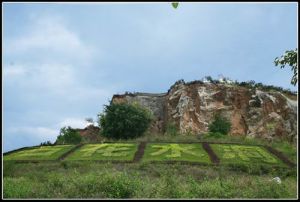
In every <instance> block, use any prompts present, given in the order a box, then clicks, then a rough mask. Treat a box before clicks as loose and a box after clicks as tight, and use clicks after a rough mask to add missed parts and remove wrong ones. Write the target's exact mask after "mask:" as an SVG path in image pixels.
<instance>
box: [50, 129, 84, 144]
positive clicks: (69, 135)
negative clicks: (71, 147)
mask: <svg viewBox="0 0 300 202" xmlns="http://www.w3.org/2000/svg"><path fill="white" fill-rule="evenodd" d="M81 141H82V137H81V136H80V134H79V132H78V131H77V130H75V129H73V128H71V127H70V126H68V127H63V128H61V129H60V134H59V136H58V137H57V139H56V142H55V144H79V143H80V142H81Z"/></svg>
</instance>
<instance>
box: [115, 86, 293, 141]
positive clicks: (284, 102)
mask: <svg viewBox="0 0 300 202" xmlns="http://www.w3.org/2000/svg"><path fill="white" fill-rule="evenodd" d="M112 102H114V103H121V102H128V103H132V102H138V103H140V104H141V105H142V106H145V107H147V108H148V109H150V110H151V111H152V112H153V114H154V116H155V120H154V121H153V123H152V126H151V128H150V130H152V131H155V132H163V131H164V129H165V126H166V125H167V123H170V122H173V123H175V125H176V126H177V127H178V129H179V130H180V131H181V132H182V133H186V132H188V131H190V132H192V133H194V134H201V133H204V132H207V131H208V125H209V124H210V123H211V122H212V120H213V117H214V115H215V114H216V113H221V115H223V116H225V117H226V118H228V119H229V120H231V124H232V126H231V131H230V133H231V135H247V136H250V137H254V136H256V137H257V136H259V137H263V138H267V139H272V138H274V137H276V136H277V137H281V136H284V137H287V138H288V139H289V140H293V139H294V138H295V137H296V135H297V109H298V105H297V96H296V95H289V97H287V95H284V94H283V93H282V92H278V91H272V92H265V91H262V90H259V89H256V88H246V87H241V86H238V85H232V84H221V83H219V84H213V83H203V82H198V83H197V82H191V83H184V82H183V81H182V82H176V83H175V85H173V86H172V87H171V88H170V90H169V91H168V92H167V93H162V94H150V93H135V94H124V95H114V96H113V99H112Z"/></svg>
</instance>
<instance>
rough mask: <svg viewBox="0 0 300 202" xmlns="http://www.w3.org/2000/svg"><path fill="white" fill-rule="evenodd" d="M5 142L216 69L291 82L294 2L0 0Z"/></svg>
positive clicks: (79, 124)
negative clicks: (285, 58) (288, 54)
mask: <svg viewBox="0 0 300 202" xmlns="http://www.w3.org/2000/svg"><path fill="white" fill-rule="evenodd" d="M2 9H3V18H2V24H3V25H2V29H3V31H2V37H3V38H2V39H3V45H2V86H3V87H2V90H3V94H2V96H3V98H2V99H3V106H2V109H3V110H2V111H3V115H2V116H3V119H2V120H3V122H2V124H3V127H2V140H3V141H2V142H3V143H2V144H3V145H2V146H3V151H4V152H6V151H10V150H13V149H17V148H20V147H25V146H33V145H38V144H40V143H41V142H44V141H47V140H50V141H51V142H54V141H55V140H56V137H57V136H58V135H59V131H60V128H61V127H63V126H71V127H74V128H83V127H85V126H86V125H87V122H86V121H85V118H88V117H91V118H93V119H94V121H97V114H99V113H101V112H102V110H103V107H104V105H107V104H109V101H110V99H111V98H112V96H113V94H122V93H124V92H125V91H130V92H149V93H163V92H167V91H168V89H169V87H170V86H171V85H172V84H174V83H175V81H177V80H179V79H184V80H185V81H186V82H188V81H193V80H200V79H202V78H203V77H205V76H212V77H213V78H214V79H218V78H219V76H220V75H223V76H225V77H229V78H230V79H232V80H237V81H249V80H254V81H255V82H262V83H263V84H266V85H274V86H280V87H283V88H287V89H291V90H293V91H296V90H297V87H298V85H297V86H293V85H291V84H290V80H291V77H292V71H291V69H290V67H286V68H284V69H280V68H279V67H276V66H275V65H274V59H275V58H276V57H278V56H281V55H282V54H283V53H284V52H285V51H286V50H291V49H295V48H297V33H298V27H297V20H298V19H297V3H180V4H179V6H178V8H177V9H174V8H173V7H172V6H171V3H167V2H165V3H163V2H161V3H72V4H71V3H3V8H2Z"/></svg>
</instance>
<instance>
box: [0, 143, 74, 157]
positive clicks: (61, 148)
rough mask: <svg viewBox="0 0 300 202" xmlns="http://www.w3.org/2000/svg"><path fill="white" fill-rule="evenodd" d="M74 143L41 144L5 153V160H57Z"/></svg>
mask: <svg viewBox="0 0 300 202" xmlns="http://www.w3.org/2000/svg"><path fill="white" fill-rule="evenodd" d="M73 147H74V145H56V146H39V147H35V148H32V149H25V150H21V151H17V152H13V153H11V154H7V155H4V156H3V157H4V160H26V161H27V160H28V161H35V160H38V161H40V160H57V159H58V158H59V157H60V156H61V155H63V154H64V153H66V152H68V151H70V150H71V149H72V148H73Z"/></svg>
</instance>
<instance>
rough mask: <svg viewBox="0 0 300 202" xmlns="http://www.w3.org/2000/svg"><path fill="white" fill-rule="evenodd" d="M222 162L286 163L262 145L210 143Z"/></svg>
mask: <svg viewBox="0 0 300 202" xmlns="http://www.w3.org/2000/svg"><path fill="white" fill-rule="evenodd" d="M210 146H211V147H212V149H213V151H214V152H215V153H216V155H217V156H218V157H219V159H220V163H222V164H227V163H234V164H273V165H282V166H283V165H284V163H283V162H282V161H281V160H280V159H279V158H278V157H276V156H274V155H272V154H270V153H269V152H268V151H267V150H266V149H265V148H263V147H261V146H247V145H226V144H210Z"/></svg>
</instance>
